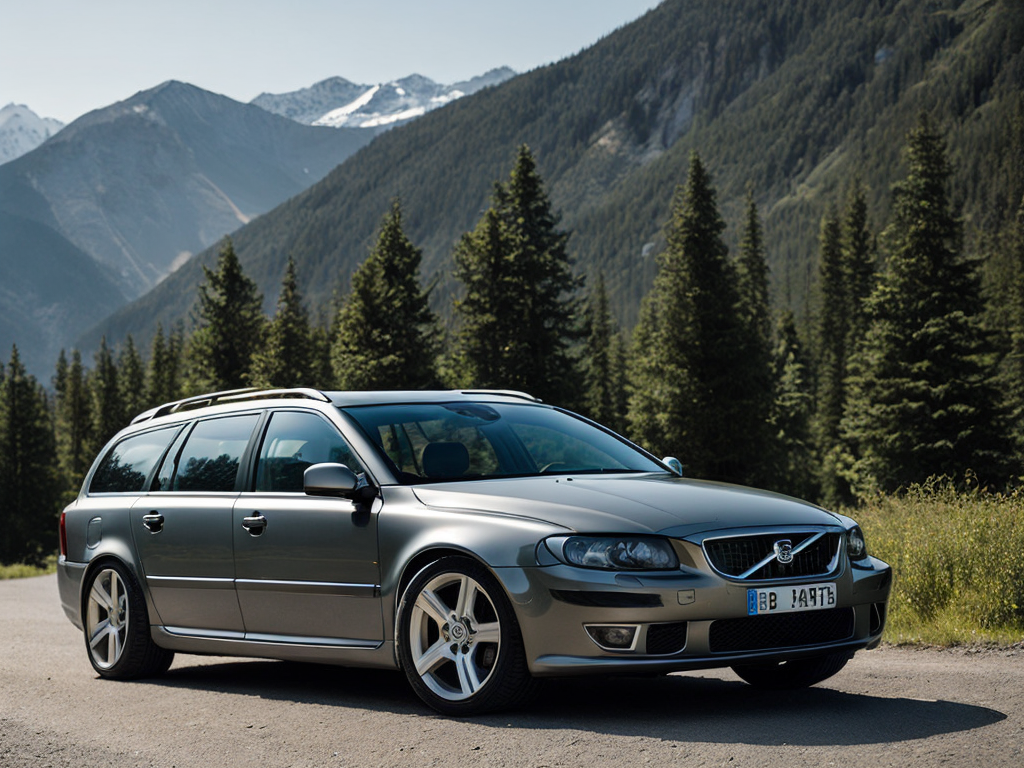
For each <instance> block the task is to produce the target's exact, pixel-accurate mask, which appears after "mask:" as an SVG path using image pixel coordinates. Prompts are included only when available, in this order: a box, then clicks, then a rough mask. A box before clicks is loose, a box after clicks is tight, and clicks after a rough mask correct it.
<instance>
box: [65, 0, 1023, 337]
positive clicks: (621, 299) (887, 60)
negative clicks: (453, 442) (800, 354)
mask: <svg viewBox="0 0 1024 768" xmlns="http://www.w3.org/2000/svg"><path fill="white" fill-rule="evenodd" d="M1022 93H1024V14H1021V13H1020V7H1019V0H932V1H931V2H929V3H927V4H925V3H920V2H918V1H917V0H793V2H787V3H777V2H772V1H771V0H760V1H758V2H754V1H753V0H666V2H663V3H662V4H661V5H659V6H658V7H656V8H655V9H653V10H651V11H650V12H648V13H647V14H646V15H644V16H643V17H641V18H640V19H638V20H637V21H636V22H634V23H632V24H630V25H627V26H625V27H622V28H621V29H619V30H617V31H615V32H613V33H612V34H610V35H608V36H607V37H605V38H603V39H602V40H600V41H598V42H597V43H596V44H595V45H593V46H592V47H590V48H588V49H586V50H584V51H582V52H580V53H579V54H577V55H575V56H573V57H571V58H568V59H566V60H564V61H561V62H558V63H556V64H554V65H551V66H548V67H543V68H540V69H537V70H534V71H532V72H529V73H527V74H524V75H520V76H519V77H516V78H513V79H512V80H509V81H508V82H505V83H503V84H501V85H499V86H497V87H494V88H488V89H485V90H483V91H480V92H479V93H476V94H474V95H472V96H468V97H465V98H462V99H459V100H457V101H455V102H453V103H452V104H449V105H448V106H447V107H446V108H444V109H439V110H435V111H433V112H430V113H428V114H426V115H424V116H423V117H422V118H419V119H418V120H416V121H414V122H412V123H409V124H407V125H403V126H401V127H398V128H396V129H394V130H392V131H388V132H387V133H385V134H383V135H381V136H379V137H378V138H377V139H376V140H375V141H374V142H373V143H372V144H371V145H369V146H367V147H366V148H364V149H363V150H362V151H361V152H359V153H357V154H356V155H354V156H353V157H351V158H349V159H348V160H347V161H346V162H345V163H343V164H342V165H341V166H339V167H338V168H336V169H335V170H334V171H332V172H331V173H330V174H329V175H328V176H327V177H326V178H324V179H323V181H321V182H320V183H318V184H316V185H314V186H312V187H310V188H309V189H308V190H306V191H305V192H303V193H302V194H300V195H297V196H296V197H294V198H292V199H291V200H288V201H287V202H285V203H283V204H282V205H281V206H279V207H278V208H276V209H274V210H273V211H271V212H270V213H268V214H266V215H264V216H261V217H260V218H258V219H256V220H254V221H253V222H252V223H250V224H249V225H247V226H245V227H243V228H242V229H240V230H239V231H238V232H237V233H235V235H234V236H233V237H234V243H235V248H236V251H237V252H238V253H239V256H240V258H241V259H242V262H243V265H244V268H245V269H246V271H247V273H248V274H249V275H251V276H252V277H254V278H255V279H256V280H257V281H258V283H259V285H260V287H261V290H262V291H263V293H264V298H265V305H266V308H267V310H268V311H272V309H273V304H274V301H275V299H276V296H277V293H278V290H279V286H280V281H281V278H282V275H283V272H284V268H285V257H286V255H291V256H293V257H294V258H295V260H296V264H297V267H298V274H299V277H300V280H301V283H302V286H301V287H302V289H303V291H304V292H305V294H306V296H307V297H308V299H309V300H310V302H311V303H312V304H313V305H314V306H320V307H326V306H327V305H328V302H329V301H330V299H331V297H332V294H333V293H336V292H339V291H347V290H348V287H349V277H350V275H351V273H352V270H353V269H354V268H355V266H356V265H357V264H358V263H360V262H361V261H362V260H363V259H365V257H366V254H367V253H368V250H369V247H370V245H371V243H372V239H373V234H374V230H375V228H376V227H377V225H378V223H379V221H380V218H381V216H382V215H383V214H384V213H385V212H386V211H387V210H388V205H389V201H390V199H391V198H392V197H394V196H395V195H400V196H401V199H402V204H403V211H404V217H403V224H405V225H406V228H407V233H408V234H409V236H410V237H411V239H412V240H413V241H414V242H415V243H416V244H417V245H419V246H421V247H422V248H423V249H424V259H423V272H424V276H425V278H426V279H428V280H432V279H434V278H435V277H436V278H439V282H438V285H437V288H436V289H435V290H434V292H433V297H434V300H435V305H436V306H438V307H441V308H444V309H446V310H447V309H449V308H450V301H449V300H450V296H451V290H452V286H451V282H450V277H449V276H450V273H451V266H450V258H451V251H452V247H453V244H454V243H455V242H456V240H457V239H458V237H459V236H460V235H461V234H462V233H463V232H465V231H467V230H469V229H471V228H472V227H473V226H474V225H475V223H476V221H477V220H478V218H479V216H480V213H481V211H482V210H483V209H484V208H485V207H486V205H487V201H488V197H489V195H490V194H491V192H492V190H493V184H494V182H495V181H496V180H499V179H504V178H505V177H507V174H508V172H509V168H510V166H511V163H512V161H513V158H514V156H515V153H516V148H517V147H518V146H519V145H520V144H522V143H526V144H529V145H530V146H531V148H532V149H533V151H534V152H535V154H536V156H537V158H538V167H539V170H540V172H541V173H542V174H543V176H544V178H545V180H546V182H547V185H548V189H549V191H550V195H551V198H552V202H553V204H554V206H555V208H556V209H557V210H560V211H561V214H562V226H563V227H565V228H566V229H568V230H570V231H572V233H573V234H572V237H571V238H570V240H569V248H570V251H571V252H572V253H574V254H575V255H576V257H577V266H578V269H579V270H580V271H581V272H583V273H586V274H588V275H590V276H594V275H596V274H597V273H598V272H599V271H600V272H603V273H604V275H605V277H606V282H607V285H608V288H609V291H610V292H611V294H612V298H613V305H614V308H615V311H616V312H617V314H618V317H619V320H620V321H621V322H622V323H623V324H625V325H626V326H627V327H628V326H630V325H631V324H632V323H633V322H635V317H636V312H637V307H638V306H639V302H640V299H641V297H642V296H643V295H644V294H645V293H646V291H647V290H648V289H649V287H650V284H651V280H652V276H653V274H654V270H655V264H656V262H655V259H654V258H653V257H654V256H655V255H656V254H657V253H658V251H659V250H660V249H661V248H662V247H663V239H664V238H663V227H664V223H665V221H666V219H667V218H668V212H669V205H670V202H671V199H672V194H673V191H674V189H675V187H676V186H677V185H678V184H680V183H681V182H683V181H684V179H685V173H686V168H687V165H688V158H689V154H690V152H691V151H693V150H697V151H699V152H700V153H701V156H702V158H703V160H704V164H705V166H706V167H707V168H708V169H709V170H710V172H711V174H712V176H713V181H714V184H715V186H716V189H717V191H718V203H719V208H720V210H721V212H722V214H723V217H724V218H725V220H726V221H727V222H728V223H729V224H730V227H729V230H727V233H726V236H727V238H728V239H729V240H730V241H731V242H732V243H733V244H735V241H736V240H737V239H738V237H737V235H736V232H737V230H738V228H739V222H740V221H741V219H742V211H743V201H744V199H745V196H746V192H747V189H748V188H750V189H751V190H752V191H753V193H754V195H755V200H756V202H757V204H758V207H759V210H760V212H761V214H762V216H763V219H764V228H765V241H766V245H767V249H768V255H769V261H770V265H771V268H772V275H773V289H774V297H775V300H776V304H777V306H778V305H787V304H788V305H790V306H793V307H794V308H796V309H797V310H798V312H799V313H800V314H801V316H803V317H806V316H807V313H808V307H809V306H811V297H812V296H813V290H814V282H815V275H816V272H817V267H816V258H817V239H818V232H819V226H820V221H821V216H822V214H823V212H824V211H825V210H826V209H827V207H828V206H829V205H831V204H834V203H840V202H841V200H842V195H843V191H844V189H845V188H846V187H847V185H848V184H849V183H850V182H851V181H852V180H853V178H854V177H855V176H859V177H860V179H861V181H862V182H863V183H864V184H865V185H866V186H867V189H868V194H869V205H870V215H871V226H872V227H873V228H874V229H875V230H876V231H880V230H881V229H882V227H883V226H884V225H885V224H886V223H888V210H889V205H890V193H889V189H890V185H891V184H892V183H893V182H894V181H897V180H899V179H900V178H901V177H902V174H903V170H902V167H901V159H900V149H901V147H902V145H903V143H904V137H905V136H906V132H907V131H908V130H909V129H910V128H911V127H912V126H913V125H914V124H915V123H916V121H917V119H918V115H919V113H920V112H921V111H922V110H924V111H927V112H930V113H931V114H932V115H933V116H934V118H935V124H936V125H937V127H938V128H939V129H940V130H941V131H942V133H943V134H944V136H945V138H946V140H947V142H948V145H949V156H950V159H951V161H952V164H953V167H954V168H955V170H956V172H955V175H954V177H953V180H952V182H953V187H954V190H953V191H954V198H955V199H956V200H958V201H959V202H960V203H961V204H962V207H963V216H964V220H965V224H966V231H967V238H968V243H969V244H975V243H977V242H979V241H980V240H982V239H983V236H984V235H985V234H986V233H992V232H995V231H996V230H997V229H998V227H999V226H1000V225H1001V223H1002V222H1003V221H1005V219H1006V217H1007V216H1010V215H1012V213H1013V211H1015V210H1016V207H1017V205H1019V202H1020V200H1021V196H1022V194H1024V170H1022V163H1024V160H1022V158H1024V97H1022ZM971 247H973V245H971ZM215 258H216V253H215V251H214V250H212V249H211V250H208V251H206V252H204V253H202V254H200V255H199V256H197V257H196V258H195V259H193V260H191V261H190V262H189V263H188V264H187V265H185V267H183V268H182V269H181V270H179V271H178V272H176V273H175V274H174V275H172V276H171V277H170V278H168V279H167V280H166V281H165V282H164V283H162V284H161V285H159V286H157V288H156V289H154V290H153V291H152V292H151V293H150V294H148V295H147V296H145V297H143V298H142V299H140V300H138V301H137V302H135V303H134V304H132V305H130V306H129V307H126V308H124V309H123V310H122V311H120V312H118V313H116V314H115V315H114V316H112V317H111V318H109V319H108V320H106V321H105V322H104V323H102V324H100V325H99V326H97V327H96V328H95V329H93V330H92V331H91V332H90V333H89V334H87V335H86V336H83V337H82V340H81V343H82V344H83V346H86V347H88V346H90V345H91V344H94V343H95V342H96V340H98V338H99V334H100V333H106V334H107V335H108V336H109V337H111V338H121V337H123V336H124V335H125V334H126V333H127V332H128V331H132V332H134V333H135V334H136V339H137V340H138V339H139V337H140V336H145V334H147V333H149V332H150V330H151V329H152V327H153V325H154V323H155V322H156V321H157V320H160V321H162V322H163V323H164V325H165V327H167V325H168V324H169V323H171V322H173V321H175V320H179V319H183V318H186V317H188V313H189V310H190V307H191V306H192V304H193V302H194V301H195V287H196V285H197V284H198V282H199V281H200V279H201V277H202V273H201V266H202V265H203V264H211V263H213V261H214V260H215Z"/></svg>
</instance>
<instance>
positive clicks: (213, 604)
mask: <svg viewBox="0 0 1024 768" xmlns="http://www.w3.org/2000/svg"><path fill="white" fill-rule="evenodd" d="M259 421H260V414H259V413H247V414H241V415H234V416H225V417H220V418H212V419H204V420H202V421H198V422H196V424H195V425H194V426H193V427H192V429H191V430H187V431H186V432H184V433H182V435H181V436H180V437H179V438H178V440H176V441H175V444H174V445H172V446H171V450H170V451H169V452H168V454H167V456H166V458H165V459H164V462H163V464H162V465H161V468H160V471H159V472H158V473H157V477H156V478H155V479H154V481H153V487H154V489H155V490H153V491H152V492H150V493H149V494H147V495H146V496H144V497H142V498H140V499H139V500H138V501H137V502H136V503H135V505H134V507H133V508H132V513H131V516H132V528H133V531H134V534H135V542H136V546H137V549H138V552H139V557H140V559H141V561H142V567H143V570H144V571H145V575H146V584H147V586H148V587H149V591H150V595H151V596H152V598H153V604H154V606H155V608H156V610H157V613H158V614H159V615H160V620H161V623H162V624H163V625H164V626H165V627H167V629H168V630H169V631H171V632H180V633H183V634H216V635H218V636H233V635H234V636H238V637H241V634H242V632H243V625H242V613H241V610H240V609H239V607H238V599H237V597H236V596H235V584H234V567H235V565H234V551H233V542H232V530H231V523H232V518H231V515H232V509H233V507H234V503H235V500H236V499H237V498H238V493H239V484H240V482H241V479H242V477H243V476H244V474H245V473H244V472H243V471H242V468H243V467H244V466H246V457H247V456H248V450H249V448H248V446H249V443H250V438H251V436H252V434H253V432H254V431H255V429H256V427H257V424H258V423H259Z"/></svg>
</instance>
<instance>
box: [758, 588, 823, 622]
mask: <svg viewBox="0 0 1024 768" xmlns="http://www.w3.org/2000/svg"><path fill="white" fill-rule="evenodd" d="M835 606H836V585H835V584H801V585H799V586H796V587H773V588H771V589H748V590H747V615H748V616H759V615H761V614H762V613H787V612H789V611H816V610H819V609H821V608H835Z"/></svg>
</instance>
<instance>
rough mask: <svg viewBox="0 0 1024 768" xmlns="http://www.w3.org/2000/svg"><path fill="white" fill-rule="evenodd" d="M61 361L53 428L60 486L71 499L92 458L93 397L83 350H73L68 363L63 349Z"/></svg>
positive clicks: (68, 499) (67, 500)
mask: <svg viewBox="0 0 1024 768" xmlns="http://www.w3.org/2000/svg"><path fill="white" fill-rule="evenodd" d="M60 361H61V362H63V366H62V365H61V362H58V374H57V382H56V386H55V389H56V394H57V397H56V402H55V404H54V425H55V427H54V432H55V436H56V451H57V473H58V475H59V478H60V488H61V491H62V493H63V494H64V499H63V501H64V502H65V503H70V502H71V500H72V499H73V498H74V496H75V495H77V493H78V490H79V487H80V486H81V485H82V480H84V479H85V473H86V472H88V471H89V465H90V463H91V462H92V459H93V456H92V455H91V454H90V453H89V447H90V446H91V445H92V440H91V429H92V414H91V410H90V408H91V402H90V400H91V398H90V392H89V386H88V382H87V372H86V370H85V368H84V366H83V365H82V355H81V353H80V352H79V351H78V350H77V349H75V350H72V352H71V362H70V363H67V362H66V357H65V355H64V350H61V356H60ZM62 368H63V372H62V371H61V369H62Z"/></svg>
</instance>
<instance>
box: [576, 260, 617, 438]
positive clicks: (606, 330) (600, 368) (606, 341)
mask: <svg viewBox="0 0 1024 768" xmlns="http://www.w3.org/2000/svg"><path fill="white" fill-rule="evenodd" d="M586 325H587V338H586V343H585V348H584V351H583V360H582V363H583V386H584V396H583V408H582V411H583V413H584V414H585V415H586V416H588V417H590V418H591V419H594V421H597V422H600V423H601V424H604V425H605V426H607V427H611V428H612V429H615V430H621V429H622V420H623V417H624V415H625V413H624V411H623V410H621V403H622V398H621V389H622V382H621V380H619V376H618V371H617V370H616V366H617V364H618V363H619V361H618V360H616V350H615V349H613V340H614V339H615V337H616V336H617V335H618V334H617V332H616V329H615V327H614V320H613V318H612V314H611V310H610V309H609V308H608V292H607V290H606V288H605V284H604V275H603V274H600V275H598V278H597V286H596V288H595V289H594V292H593V294H592V295H591V296H590V301H589V302H588V305H587V311H586ZM618 354H619V357H620V358H621V348H620V349H619V352H618Z"/></svg>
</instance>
